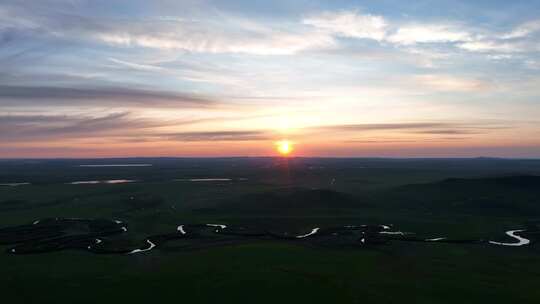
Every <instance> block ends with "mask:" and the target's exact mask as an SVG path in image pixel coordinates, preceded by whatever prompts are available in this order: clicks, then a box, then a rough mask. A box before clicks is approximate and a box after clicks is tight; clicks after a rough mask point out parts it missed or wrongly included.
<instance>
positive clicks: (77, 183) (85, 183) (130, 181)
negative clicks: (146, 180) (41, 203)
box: [68, 179, 136, 185]
mask: <svg viewBox="0 0 540 304" xmlns="http://www.w3.org/2000/svg"><path fill="white" fill-rule="evenodd" d="M134 182H136V180H132V179H108V180H90V181H76V182H71V183H68V184H69V185H95V184H125V183H134Z"/></svg>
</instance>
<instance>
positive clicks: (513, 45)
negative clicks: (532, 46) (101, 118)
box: [458, 40, 527, 53]
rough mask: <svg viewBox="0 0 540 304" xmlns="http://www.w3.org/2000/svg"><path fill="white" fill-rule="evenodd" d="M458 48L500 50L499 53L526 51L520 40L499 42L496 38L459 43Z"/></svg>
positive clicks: (480, 50) (486, 50)
mask: <svg viewBox="0 0 540 304" xmlns="http://www.w3.org/2000/svg"><path fill="white" fill-rule="evenodd" d="M458 47H459V48H461V49H464V50H467V51H470V52H480V53H488V52H500V53H518V52H525V51H527V46H526V44H524V43H521V42H501V41H496V40H481V41H470V42H465V43H461V44H459V45H458Z"/></svg>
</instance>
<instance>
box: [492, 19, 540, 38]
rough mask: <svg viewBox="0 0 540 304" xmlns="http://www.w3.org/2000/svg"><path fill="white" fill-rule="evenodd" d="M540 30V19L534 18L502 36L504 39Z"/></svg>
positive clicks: (523, 35)
mask: <svg viewBox="0 0 540 304" xmlns="http://www.w3.org/2000/svg"><path fill="white" fill-rule="evenodd" d="M537 31H540V20H533V21H529V22H526V23H523V24H521V25H519V26H518V27H516V28H515V29H513V30H512V31H511V32H509V33H506V34H504V35H502V36H501V38H502V39H515V38H523V37H526V36H529V35H530V34H532V33H534V32H537Z"/></svg>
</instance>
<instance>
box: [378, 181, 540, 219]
mask: <svg viewBox="0 0 540 304" xmlns="http://www.w3.org/2000/svg"><path fill="white" fill-rule="evenodd" d="M377 200H383V202H384V205H386V206H389V207H394V208H404V209H411V210H416V209H422V210H423V211H427V212H451V213H464V214H475V215H498V216H512V215H529V216H531V215H532V216H540V176H503V177H489V178H474V179H464V178H450V179H445V180H443V181H440V182H435V183H428V184H413V185H406V186H401V187H397V188H395V189H393V190H390V191H388V192H387V193H383V194H381V195H379V196H377Z"/></svg>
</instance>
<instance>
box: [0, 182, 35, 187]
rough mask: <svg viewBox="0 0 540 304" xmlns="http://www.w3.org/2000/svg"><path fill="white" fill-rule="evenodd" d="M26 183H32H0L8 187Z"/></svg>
mask: <svg viewBox="0 0 540 304" xmlns="http://www.w3.org/2000/svg"><path fill="white" fill-rule="evenodd" d="M24 185H30V183H3V184H0V186H7V187H16V186H24Z"/></svg>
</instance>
